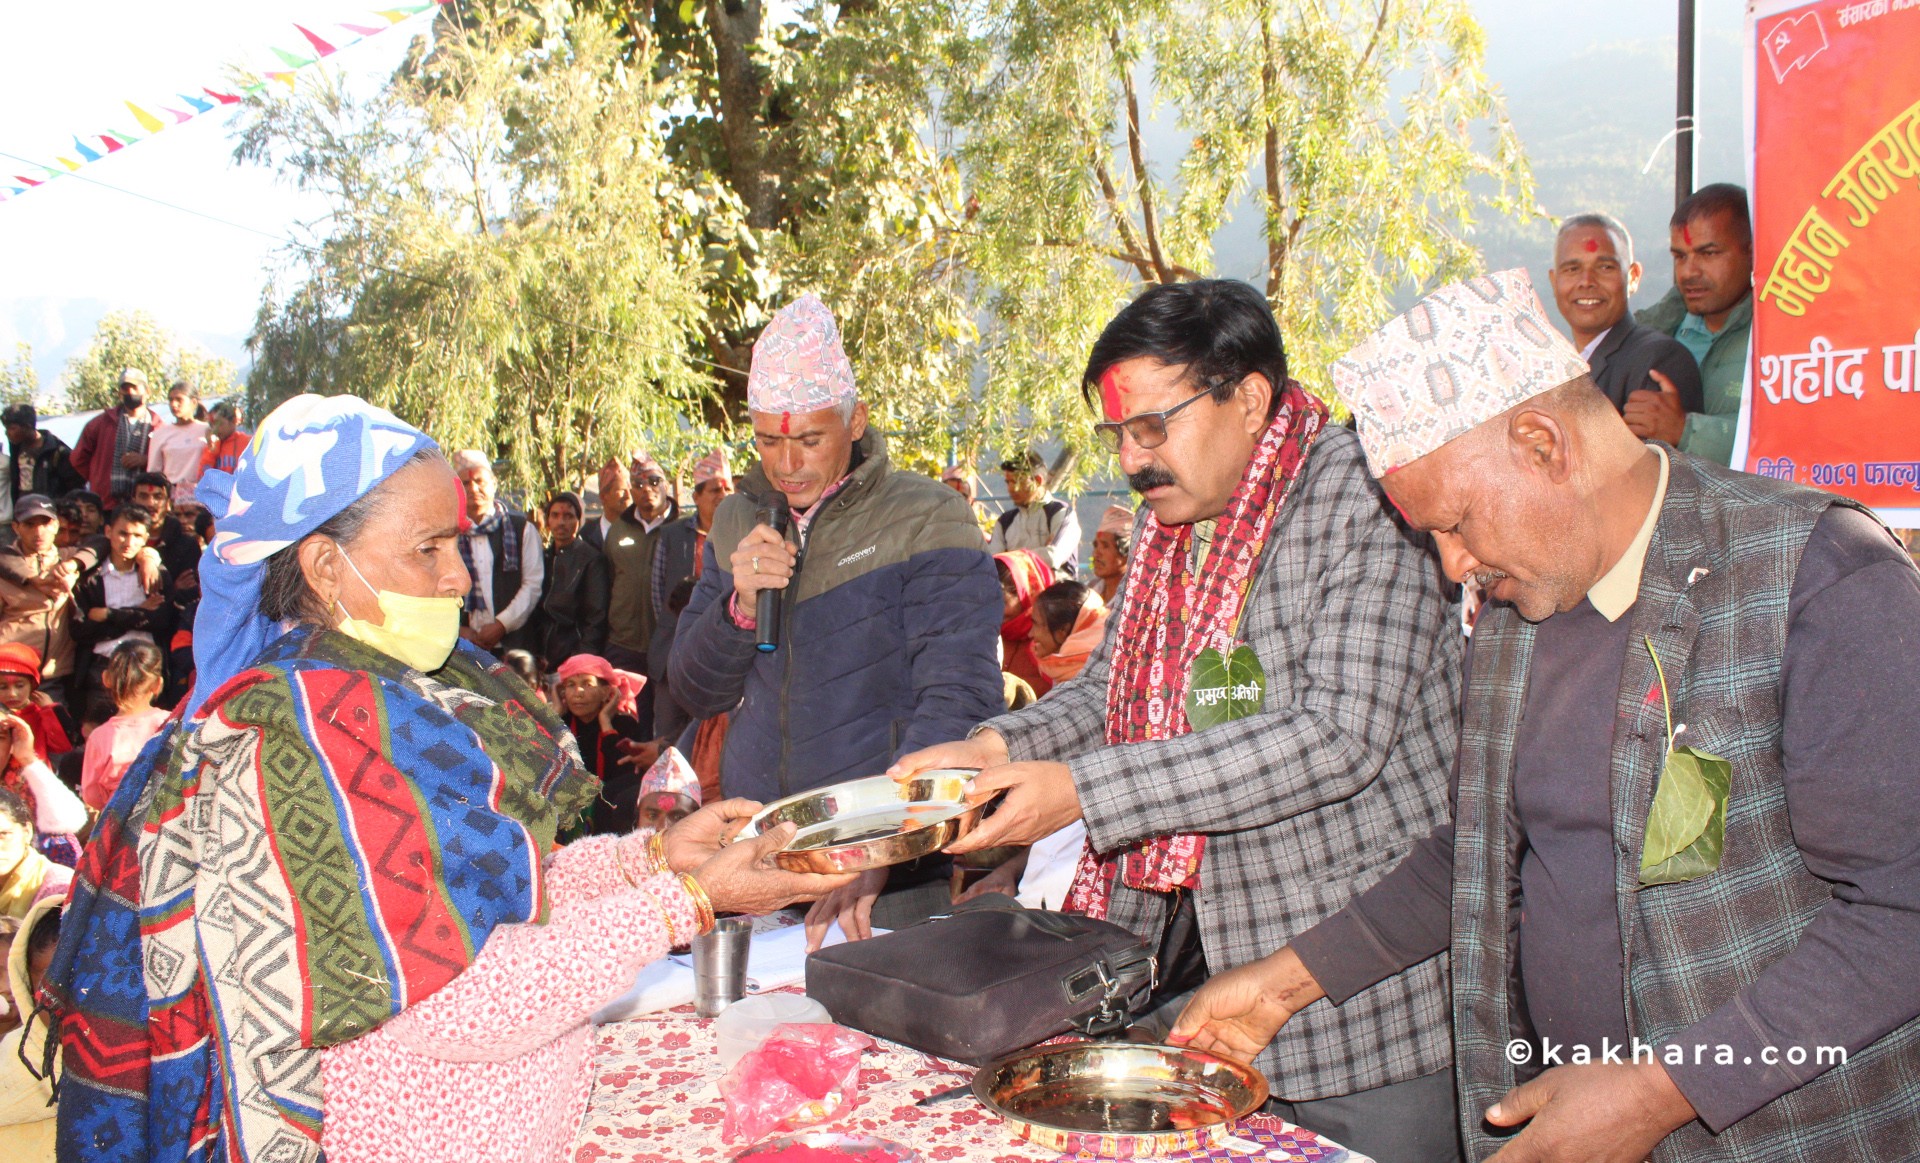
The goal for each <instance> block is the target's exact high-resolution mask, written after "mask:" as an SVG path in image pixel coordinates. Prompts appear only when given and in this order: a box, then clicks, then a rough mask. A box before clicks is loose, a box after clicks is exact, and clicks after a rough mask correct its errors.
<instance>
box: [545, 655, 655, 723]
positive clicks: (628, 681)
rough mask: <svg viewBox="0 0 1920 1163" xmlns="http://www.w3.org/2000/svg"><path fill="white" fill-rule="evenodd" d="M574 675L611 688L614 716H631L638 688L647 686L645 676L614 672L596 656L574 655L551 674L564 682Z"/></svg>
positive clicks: (604, 660) (619, 671)
mask: <svg viewBox="0 0 1920 1163" xmlns="http://www.w3.org/2000/svg"><path fill="white" fill-rule="evenodd" d="M576 674H590V675H592V676H593V677H595V678H597V679H599V680H600V681H601V682H604V683H606V684H607V685H608V686H610V687H612V688H613V712H614V714H616V715H631V714H633V713H634V710H635V708H636V707H637V705H638V702H637V698H636V696H638V695H639V694H640V688H641V687H643V686H646V685H647V676H646V675H643V674H634V673H633V672H632V671H629V670H616V669H615V668H614V665H613V664H612V663H611V662H608V661H607V660H606V659H604V658H602V657H600V656H599V655H598V654H576V655H574V656H573V657H572V658H569V659H567V660H566V661H565V662H563V663H561V664H560V666H559V668H558V669H556V670H555V671H554V672H553V677H554V678H556V679H560V680H562V681H565V680H566V679H570V678H572V677H573V676H574V675H576Z"/></svg>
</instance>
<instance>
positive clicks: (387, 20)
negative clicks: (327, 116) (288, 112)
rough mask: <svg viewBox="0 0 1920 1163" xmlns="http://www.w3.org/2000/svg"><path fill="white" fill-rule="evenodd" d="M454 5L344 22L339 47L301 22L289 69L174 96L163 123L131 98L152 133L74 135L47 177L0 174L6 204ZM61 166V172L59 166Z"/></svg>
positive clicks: (428, 3) (427, 5) (282, 58)
mask: <svg viewBox="0 0 1920 1163" xmlns="http://www.w3.org/2000/svg"><path fill="white" fill-rule="evenodd" d="M451 3H453V0H418V2H416V3H412V4H404V5H401V6H400V7H397V8H387V9H382V10H379V11H377V12H373V13H370V15H371V16H373V17H375V18H376V19H377V20H378V21H379V23H377V24H358V23H353V24H349V23H344V22H343V23H340V24H339V25H338V27H340V28H342V29H345V30H346V31H347V32H349V33H352V34H353V35H352V38H351V39H347V40H341V41H339V43H335V41H334V40H329V39H328V38H327V37H324V36H321V35H320V34H319V33H317V32H315V31H313V30H312V29H311V28H308V27H307V26H306V25H303V24H295V25H294V26H293V27H294V29H295V31H297V32H299V34H300V37H301V40H302V41H304V42H305V44H304V46H303V47H302V48H300V49H297V50H289V49H284V48H280V47H279V46H277V45H274V46H269V47H270V48H271V51H272V52H273V55H274V56H275V57H276V58H278V60H279V62H280V64H281V65H282V66H284V67H283V68H280V69H276V70H273V71H271V72H265V73H262V74H261V75H260V79H259V80H257V81H254V82H252V83H251V84H248V85H245V86H243V87H242V88H241V89H240V91H239V92H237V93H230V92H226V91H224V90H216V89H213V88H209V87H205V86H202V87H201V89H200V92H201V93H203V94H205V96H193V95H190V94H187V93H175V94H174V98H176V99H177V100H178V101H179V102H180V103H181V104H183V105H185V106H186V108H184V109H179V108H174V107H173V106H172V105H160V106H159V109H160V111H161V113H163V114H165V115H166V116H167V117H170V118H172V121H171V123H169V122H168V121H164V120H162V119H161V117H160V116H159V115H158V114H155V113H153V112H152V111H151V110H149V109H148V108H146V107H144V106H141V105H137V104H135V103H134V102H133V101H130V100H129V101H125V102H123V104H124V105H126V107H127V110H128V112H130V113H132V114H133V120H134V122H135V123H136V124H138V125H139V126H140V128H141V129H143V130H145V131H146V132H145V133H144V134H140V133H128V132H126V131H125V130H123V129H117V128H109V129H104V130H101V131H99V132H96V133H90V134H86V135H85V136H84V137H83V136H82V135H80V134H77V133H76V134H73V135H71V136H72V137H73V153H72V155H71V156H70V155H66V154H56V155H55V156H54V159H53V160H54V162H55V163H56V165H53V166H50V165H46V164H44V163H40V162H35V163H34V165H35V167H36V168H38V169H39V170H41V171H43V172H42V174H41V176H39V177H30V176H28V175H26V174H17V173H16V174H6V175H3V176H0V202H5V201H8V200H10V199H13V198H17V197H19V196H20V195H22V194H24V193H26V192H27V191H28V190H31V189H34V188H36V187H39V186H44V185H46V184H47V183H48V182H50V181H52V180H53V179H54V178H59V177H64V176H66V175H67V174H69V173H72V172H74V171H75V170H78V169H80V168H81V167H82V166H86V165H90V164H92V163H93V162H96V161H99V160H100V159H101V158H103V157H106V156H107V155H108V154H115V153H119V152H120V151H121V150H123V149H125V148H127V147H128V146H130V145H132V144H134V143H135V142H139V141H144V140H146V139H147V138H149V137H152V136H153V135H154V134H156V133H160V132H162V131H164V130H166V129H168V128H170V127H171V126H172V125H183V124H185V123H186V122H189V121H192V120H193V119H194V118H196V117H199V116H200V115H202V114H204V113H211V112H213V111H214V110H216V109H220V108H224V107H226V106H228V105H238V104H240V102H241V101H242V100H244V99H245V96H246V95H247V94H250V93H257V92H259V91H260V90H262V89H264V88H266V86H267V84H268V83H269V82H274V81H277V82H279V83H280V84H283V85H285V86H286V87H287V90H288V92H292V91H293V90H294V82H295V76H296V74H298V73H299V72H300V70H302V69H304V68H307V67H308V66H310V65H314V64H318V63H319V62H320V61H322V60H324V59H326V58H327V57H330V56H333V55H335V54H336V53H339V52H341V51H343V50H345V49H349V48H352V47H353V46H354V45H356V44H359V43H360V42H361V41H363V40H366V39H367V38H368V37H371V36H378V35H379V34H381V33H383V32H385V31H387V30H388V29H389V28H392V27H394V26H395V25H397V24H401V23H403V22H405V21H408V20H411V19H412V18H414V17H415V16H418V15H420V14H421V13H422V12H432V11H436V10H438V9H439V8H440V6H441V5H443V4H451ZM336 39H337V38H336ZM149 104H151V103H149ZM93 143H98V144H97V145H96V144H93ZM56 166H57V167H58V168H56Z"/></svg>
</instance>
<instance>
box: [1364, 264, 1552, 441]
mask: <svg viewBox="0 0 1920 1163" xmlns="http://www.w3.org/2000/svg"><path fill="white" fill-rule="evenodd" d="M1332 370H1333V387H1334V390H1335V391H1337V392H1338V393H1340V398H1341V399H1342V400H1344V401H1346V404H1347V407H1349V408H1351V409H1352V410H1353V418H1354V419H1355V420H1356V421H1357V422H1358V424H1359V429H1360V447H1361V448H1362V449H1364V450H1365V451H1366V454H1367V468H1368V469H1369V470H1370V471H1371V472H1372V473H1373V475H1374V476H1376V477H1382V476H1385V475H1387V474H1388V473H1390V472H1392V471H1393V470H1394V469H1396V468H1400V467H1401V466H1403V465H1407V464H1411V463H1413V462H1414V461H1416V460H1418V459H1420V458H1421V457H1423V456H1425V455H1426V454H1427V453H1429V452H1432V451H1433V450H1434V449H1436V448H1438V447H1440V446H1441V445H1443V444H1445V443H1446V442H1447V441H1449V440H1452V439H1453V438H1454V437H1456V436H1460V435H1463V434H1465V433H1466V432H1468V431H1469V430H1471V429H1473V428H1475V427H1477V426H1479V425H1480V424H1483V423H1485V422H1486V421H1488V420H1491V419H1493V418H1494V417H1495V416H1498V415H1500V414H1501V413H1502V412H1505V411H1506V410H1507V409H1509V408H1512V407H1513V406H1514V405H1516V404H1519V403H1522V402H1523V401H1526V400H1530V399H1532V398H1533V397H1535V396H1537V395H1539V394H1540V393H1542V392H1545V391H1550V390H1552V389H1553V388H1557V387H1559V386H1560V385H1561V384H1564V383H1566V382H1567V381H1568V380H1572V379H1576V378H1578V377H1580V376H1583V375H1586V374H1587V361H1586V360H1583V359H1581V358H1580V353H1579V352H1577V351H1575V350H1574V349H1573V345H1572V344H1571V343H1569V342H1567V340H1566V337H1564V336H1562V335H1561V334H1560V333H1559V332H1558V331H1555V330H1554V329H1553V327H1552V326H1551V325H1549V324H1548V323H1547V312H1546V309H1545V308H1544V307H1542V306H1541V305H1540V296H1538V295H1536V294H1534V291H1533V282H1532V281H1531V280H1530V279H1528V278H1527V272H1526V271H1524V270H1511V271H1499V272H1497V273H1495V274H1491V275H1485V276H1483V277H1481V278H1477V279H1468V280H1467V281H1465V282H1462V283H1453V284H1451V285H1449V286H1445V287H1442V288H1440V289H1439V290H1437V291H1435V292H1434V293H1433V294H1431V295H1428V296H1427V297H1426V298H1424V299H1422V300H1420V301H1419V302H1418V303H1415V304H1414V305H1413V306H1412V308H1410V309H1409V310H1408V311H1407V312H1406V313H1405V314H1403V315H1399V316H1397V317H1395V318H1394V319H1392V320H1389V321H1388V323H1387V325H1386V326H1384V327H1382V328H1380V330H1378V331H1376V332H1374V333H1373V334H1372V335H1370V336H1368V337H1367V338H1366V339H1364V340H1362V341H1361V343H1360V345H1359V346H1358V347H1356V348H1354V349H1353V350H1352V351H1350V352H1348V353H1347V354H1346V355H1345V356H1343V357H1342V358H1341V359H1339V360H1338V361H1336V362H1335V363H1334V365H1333V369H1332Z"/></svg>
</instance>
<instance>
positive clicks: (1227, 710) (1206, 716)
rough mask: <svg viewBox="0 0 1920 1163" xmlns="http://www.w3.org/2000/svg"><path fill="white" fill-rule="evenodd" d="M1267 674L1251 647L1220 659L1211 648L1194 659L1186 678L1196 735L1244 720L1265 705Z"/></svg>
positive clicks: (1189, 719) (1190, 719) (1189, 712)
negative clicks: (1217, 726) (1191, 668)
mask: <svg viewBox="0 0 1920 1163" xmlns="http://www.w3.org/2000/svg"><path fill="white" fill-rule="evenodd" d="M1266 699H1267V672H1266V670H1265V669H1263V668H1262V667H1261V665H1260V659H1259V657H1258V656H1256V655H1255V654H1254V653H1253V647H1251V646H1245V645H1242V646H1236V647H1235V648H1234V651H1233V653H1232V654H1230V655H1227V656H1226V657H1224V658H1223V657H1221V655H1220V652H1219V651H1218V650H1216V649H1214V648H1213V647H1211V646H1209V647H1207V648H1206V649H1205V650H1202V651H1201V652H1200V653H1199V654H1197V655H1195V656H1194V659H1193V671H1192V673H1191V674H1189V675H1188V676H1187V723H1188V724H1189V725H1190V726H1191V727H1192V728H1193V729H1194V730H1196V731H1204V730H1206V729H1207V728H1208V727H1212V726H1216V725H1218V724H1220V723H1230V722H1232V721H1233V720H1235V719H1244V718H1246V717H1247V716H1248V715H1251V714H1253V713H1254V712H1255V711H1258V710H1259V709H1260V708H1261V707H1262V706H1263V705H1265V703H1266Z"/></svg>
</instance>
